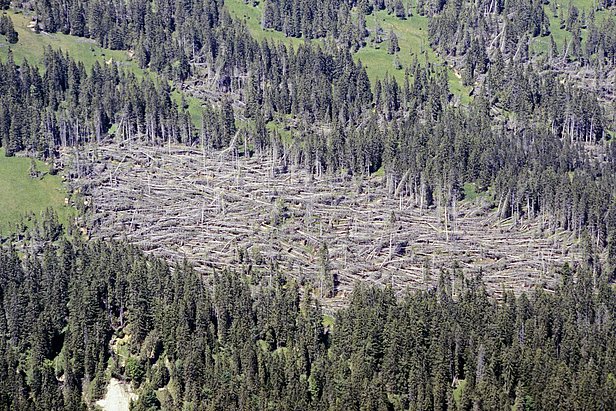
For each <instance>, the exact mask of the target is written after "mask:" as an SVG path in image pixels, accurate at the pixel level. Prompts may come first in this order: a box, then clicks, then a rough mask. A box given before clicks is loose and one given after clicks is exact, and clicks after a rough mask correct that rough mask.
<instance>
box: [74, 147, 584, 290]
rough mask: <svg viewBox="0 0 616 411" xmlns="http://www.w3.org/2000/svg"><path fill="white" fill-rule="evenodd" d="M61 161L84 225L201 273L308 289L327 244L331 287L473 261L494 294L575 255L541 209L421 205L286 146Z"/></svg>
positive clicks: (403, 279) (413, 281) (523, 284)
mask: <svg viewBox="0 0 616 411" xmlns="http://www.w3.org/2000/svg"><path fill="white" fill-rule="evenodd" d="M63 161H64V162H65V164H67V167H68V171H69V172H68V174H70V176H71V178H70V179H69V184H70V185H71V189H72V190H74V191H78V192H79V193H80V195H81V196H83V198H84V200H85V201H86V203H87V204H89V205H90V207H91V208H90V210H89V212H88V213H87V226H88V230H89V232H90V233H91V234H92V236H94V237H96V238H108V239H126V240H128V241H129V242H131V243H134V244H137V245H139V246H140V247H141V248H142V249H143V250H145V251H146V252H148V253H152V254H154V255H156V256H161V257H164V258H166V259H168V260H170V261H173V262H179V261H182V260H184V259H188V260H189V261H190V262H192V263H193V264H194V265H195V267H196V269H198V270H200V271H202V272H203V273H211V272H212V268H216V269H233V270H238V271H245V272H251V273H261V275H270V274H271V273H272V271H274V272H277V273H281V274H283V275H287V276H293V277H295V278H298V279H301V280H302V281H304V282H306V281H307V282H309V283H312V284H313V285H314V286H315V289H316V288H317V287H318V286H319V284H320V281H321V279H320V278H319V276H320V275H321V274H320V273H322V272H323V267H321V265H322V264H323V262H322V260H323V259H322V258H320V257H319V250H320V249H321V247H322V246H323V244H326V246H327V250H328V253H329V259H328V269H329V271H330V272H331V273H333V275H334V276H335V278H336V291H337V296H338V297H337V298H344V295H345V294H346V293H348V291H349V290H350V289H351V288H352V286H353V283H354V282H356V281H367V282H371V283H376V284H391V285H392V286H393V287H394V288H395V289H397V290H403V289H405V288H407V287H408V288H411V289H421V288H426V287H429V286H432V285H434V284H435V283H436V282H437V280H438V278H439V274H440V272H441V271H443V270H447V272H448V273H449V274H452V273H453V270H454V268H455V267H458V268H457V269H458V270H460V272H461V273H463V274H464V275H471V274H475V273H478V272H480V271H481V272H482V273H483V278H484V280H485V282H486V284H487V287H488V290H489V291H490V292H492V293H494V294H499V293H500V292H501V291H502V290H503V289H514V290H516V291H520V290H524V289H528V288H530V287H535V286H537V285H544V284H545V286H546V287H547V288H548V289H549V288H550V287H552V286H553V285H554V284H555V283H556V282H557V281H558V279H557V274H556V269H557V267H558V266H559V265H561V264H562V263H564V262H574V261H575V260H576V259H578V258H579V255H578V254H577V251H576V250H577V248H576V247H575V245H574V244H575V238H574V236H573V235H572V234H571V233H568V232H555V233H545V234H544V233H543V230H542V227H541V226H540V222H539V221H530V222H529V221H526V222H524V224H522V223H520V222H515V221H512V220H501V219H499V218H497V215H496V212H495V211H493V210H490V209H489V208H486V207H482V206H481V205H478V204H476V203H465V202H464V201H462V202H459V203H458V204H457V206H456V207H455V209H449V210H448V211H447V212H445V213H443V211H442V210H439V209H438V208H431V209H425V208H424V209H422V208H420V207H419V206H418V205H417V204H415V203H414V202H413V201H412V199H410V198H405V197H401V198H400V197H394V196H395V194H394V195H390V194H388V192H387V191H386V190H385V189H384V188H383V184H382V181H381V179H380V178H374V177H372V178H363V179H361V180H360V179H359V177H349V176H348V175H327V176H323V177H322V178H316V177H315V176H313V175H310V174H308V173H306V172H305V171H304V170H301V169H296V168H293V167H291V166H288V165H287V163H285V159H284V158H278V159H276V160H274V159H273V158H272V157H271V156H270V157H261V158H260V157H258V156H254V157H242V156H238V155H237V152H236V151H235V150H227V151H225V152H221V151H218V152H208V151H205V150H200V149H199V148H190V147H184V146H182V147H180V146H178V147H173V146H171V147H144V146H139V147H130V146H128V145H121V144H110V145H104V146H91V147H85V148H80V149H79V150H74V151H67V152H66V153H65V155H64V159H63ZM447 216H449V217H447Z"/></svg>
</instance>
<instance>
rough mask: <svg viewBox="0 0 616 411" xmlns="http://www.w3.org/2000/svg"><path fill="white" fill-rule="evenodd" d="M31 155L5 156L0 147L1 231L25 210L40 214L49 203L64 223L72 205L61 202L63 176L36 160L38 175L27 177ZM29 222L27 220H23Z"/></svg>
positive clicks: (7, 229) (4, 230)
mask: <svg viewBox="0 0 616 411" xmlns="http://www.w3.org/2000/svg"><path fill="white" fill-rule="evenodd" d="M30 163H31V161H30V159H29V158H25V157H5V156H4V149H3V148H0V232H1V233H7V232H10V231H11V228H12V226H13V225H14V224H15V223H16V222H17V221H19V220H20V218H21V217H22V216H24V215H25V214H28V213H34V214H35V215H37V216H38V215H40V214H41V212H43V211H44V210H46V209H47V208H48V207H51V208H52V209H54V210H55V211H56V213H57V214H58V217H59V219H60V222H61V223H62V224H64V225H65V226H66V225H67V224H68V221H69V219H70V217H71V216H73V215H74V212H75V209H73V208H72V207H69V206H67V205H65V204H64V199H65V198H66V192H65V191H64V189H63V187H62V178H61V177H60V176H58V175H55V176H52V175H50V174H49V166H47V165H46V164H45V163H43V162H42V161H36V167H37V170H38V171H39V172H40V173H41V174H42V177H41V178H30V174H29V169H30ZM26 224H28V222H26Z"/></svg>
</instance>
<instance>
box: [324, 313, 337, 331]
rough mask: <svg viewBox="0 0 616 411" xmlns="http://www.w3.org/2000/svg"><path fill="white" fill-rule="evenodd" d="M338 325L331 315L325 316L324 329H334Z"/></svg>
mask: <svg viewBox="0 0 616 411" xmlns="http://www.w3.org/2000/svg"><path fill="white" fill-rule="evenodd" d="M335 324H336V319H335V318H334V317H332V316H331V315H327V314H324V315H323V327H327V328H330V329H331V328H333V327H334V325H335Z"/></svg>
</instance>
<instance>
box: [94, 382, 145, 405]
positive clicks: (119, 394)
mask: <svg viewBox="0 0 616 411" xmlns="http://www.w3.org/2000/svg"><path fill="white" fill-rule="evenodd" d="M136 399H137V395H136V394H134V393H133V392H132V389H131V387H130V385H129V384H126V383H123V382H121V381H120V380H118V379H116V378H112V379H111V381H109V385H108V386H107V394H105V398H103V399H102V400H98V401H97V402H96V405H98V406H99V407H101V408H102V409H103V410H105V411H128V409H129V406H130V401H131V400H133V401H134V400H136Z"/></svg>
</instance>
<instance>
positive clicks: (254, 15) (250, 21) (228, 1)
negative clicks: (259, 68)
mask: <svg viewBox="0 0 616 411" xmlns="http://www.w3.org/2000/svg"><path fill="white" fill-rule="evenodd" d="M263 4H264V1H261V2H259V4H257V6H252V5H249V4H246V3H244V0H225V6H227V10H229V13H230V14H231V16H232V17H234V18H235V19H237V20H240V21H243V22H244V23H245V24H246V27H248V30H249V31H250V34H252V36H253V37H254V38H255V39H256V40H259V41H263V40H274V41H276V42H282V43H285V44H287V45H289V46H293V47H297V46H298V45H300V44H302V43H303V40H301V39H298V38H295V37H287V36H285V35H284V34H283V33H281V32H279V31H275V30H271V29H264V28H263V27H261V16H262V15H263Z"/></svg>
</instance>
